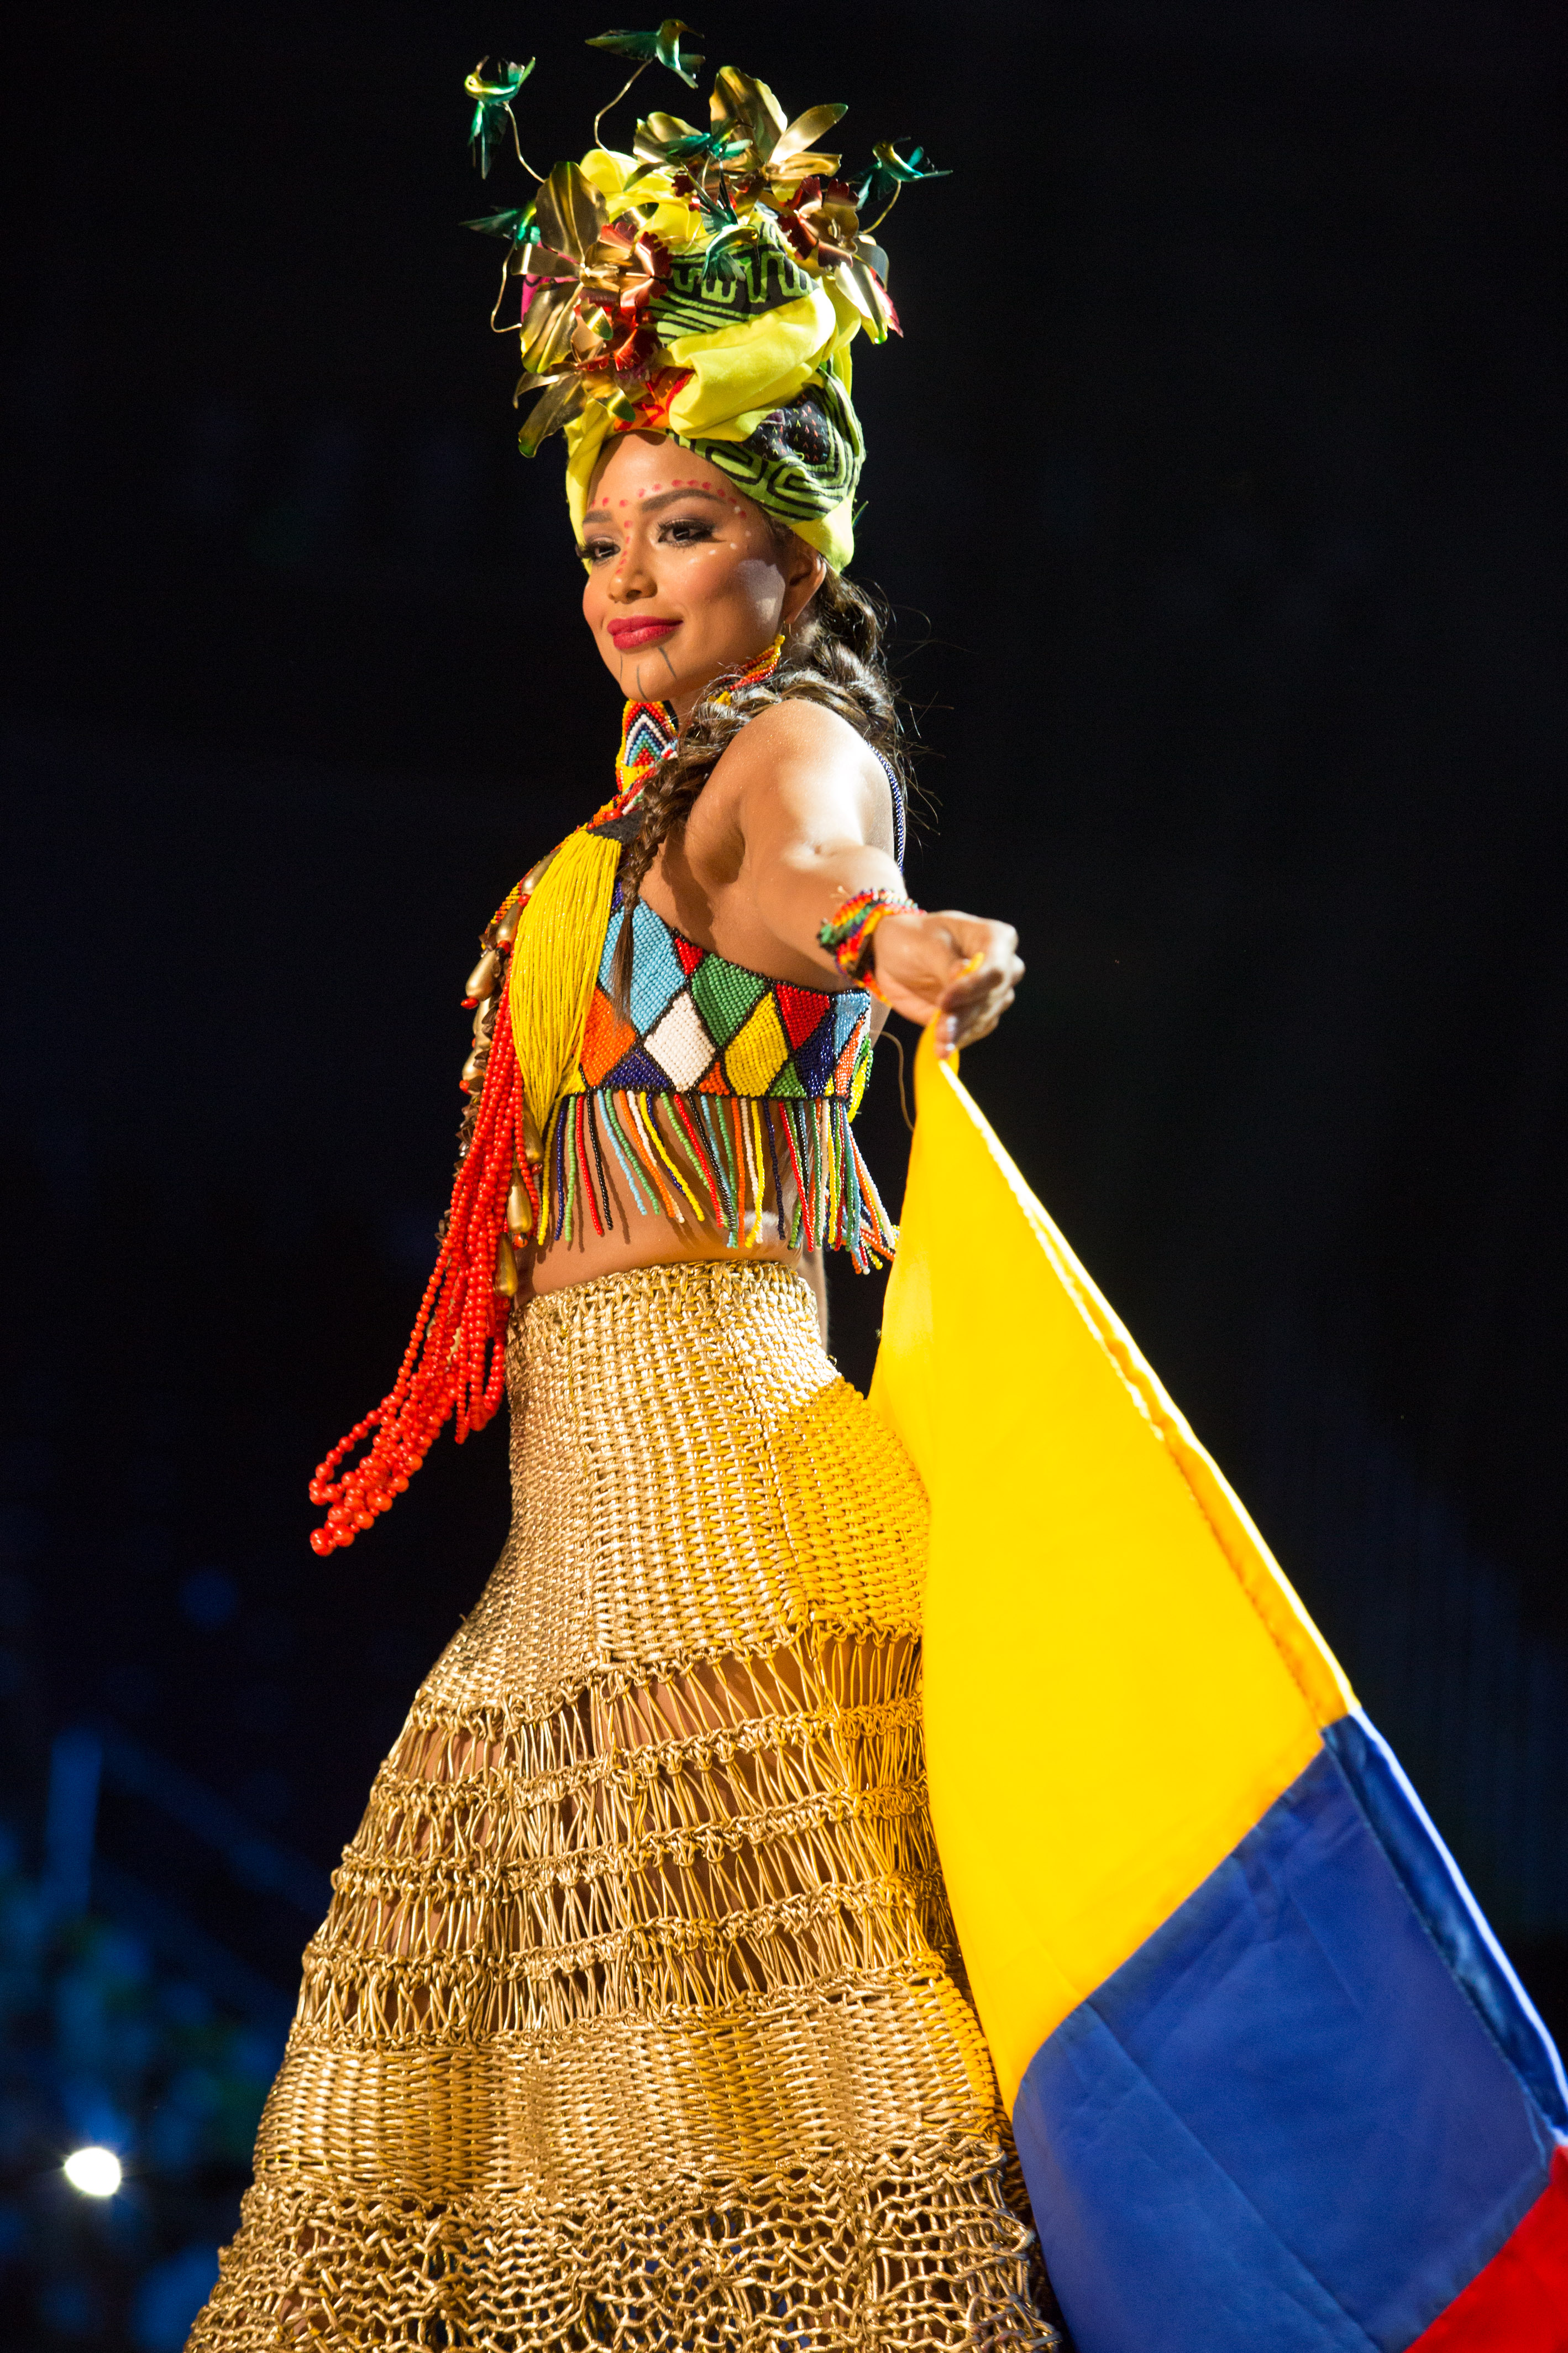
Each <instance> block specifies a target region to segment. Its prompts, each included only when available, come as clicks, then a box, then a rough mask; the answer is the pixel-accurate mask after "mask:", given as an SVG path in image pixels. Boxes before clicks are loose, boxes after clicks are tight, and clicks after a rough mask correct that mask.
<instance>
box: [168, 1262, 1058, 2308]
mask: <svg viewBox="0 0 1568 2353" xmlns="http://www.w3.org/2000/svg"><path fill="white" fill-rule="evenodd" d="M509 1375H510V1396H511V1405H512V1441H511V1444H512V1475H513V1482H514V1493H515V1499H516V1500H515V1508H514V1515H513V1523H512V1531H511V1535H510V1539H509V1541H508V1544H507V1547H506V1550H505V1552H504V1553H503V1555H502V1556H501V1559H500V1564H499V1565H498V1567H497V1568H496V1570H495V1573H494V1575H493V1576H492V1577H491V1579H490V1581H489V1586H488V1587H487V1588H486V1590H485V1593H484V1595H483V1597H482V1599H481V1600H480V1602H479V1607H478V1608H477V1609H476V1610H475V1611H474V1613H473V1615H472V1616H471V1617H470V1618H469V1619H468V1620H467V1621H466V1622H465V1624H464V1625H463V1626H462V1627H461V1628H460V1629H459V1630H458V1633H457V1635H456V1636H455V1637H454V1639H453V1641H451V1643H450V1644H449V1645H448V1647H447V1651H445V1653H444V1654H443V1656H442V1657H441V1658H440V1660H439V1661H438V1662H437V1665H436V1667H435V1668H434V1670H433V1671H432V1672H431V1674H430V1675H429V1677H428V1678H427V1679H426V1683H424V1685H423V1686H422V1688H421V1689H420V1691H419V1693H418V1695H417V1697H416V1701H415V1704H414V1706H413V1709H412V1711H411V1713H410V1715H409V1718H408V1721H407V1724H406V1725H405V1729H404V1731H403V1734H402V1736H400V1738H399V1740H398V1742H397V1745H396V1746H395V1748H394V1750H393V1752H392V1755H391V1757H389V1758H388V1760H387V1762H386V1763H385V1765H384V1767H382V1770H381V1772H380V1774H379V1775H378V1777H377V1778H376V1782H375V1786H374V1789H373V1791H372V1793H371V1799H370V1803H369V1807H368V1809H367V1811H366V1813H365V1817H364V1820H363V1823H362V1825H361V1827H360V1830H359V1831H358V1833H357V1835H356V1836H355V1838H354V1839H353V1841H352V1842H351V1844H350V1845H349V1847H348V1848H347V1849H346V1851H345V1852H344V1856H343V1860H342V1865H341V1867H340V1869H339V1870H338V1872H337V1873H336V1875H335V1878H334V1882H333V1885H334V1890H335V1893H334V1895H333V1899H332V1904H331V1910H330V1911H329V1913H328V1915H327V1918H326V1921H325V1923H324V1924H323V1926H322V1927H321V1931H320V1932H319V1934H318V1935H317V1936H315V1937H314V1938H313V1939H312V1941H311V1943H310V1947H309V1948H308V1950H307V1953H306V1956H305V1969H304V1983H303V1988H302V1990H301V1993H300V2007H299V2010H298V2013H297V2016H296V2019H295V2023H294V2027H293V2030H292V2032H291V2034H290V2037H289V2048H288V2052H287V2055H286V2057H285V2060H284V2063H283V2067H282V2070H281V2072H280V2073H279V2077H278V2080H277V2083H276V2084H275V2085H274V2087H273V2090H272V2094H271V2096H270V2099H269V2100H268V2106H267V2110H266V2114H265V2116H263V2119H262V2124H261V2130H260V2135H259V2137H258V2146H257V2157H256V2179H255V2184H254V2186H253V2188H252V2189H250V2191H249V2192H248V2193H247V2199H246V2202H245V2208H244V2214H243V2221H242V2225H241V2229H240V2232H239V2234H238V2236H237V2239H236V2241H235V2242H234V2244H233V2245H232V2246H231V2247H230V2248H229V2249H228V2251H227V2253H226V2255H225V2257H224V2260H223V2269H222V2276H221V2279H220V2282H219V2284H218V2286H217V2287H216V2289H215V2291H214V2293H213V2296H212V2300H211V2302H210V2304H209V2305H208V2306H207V2308H206V2310H205V2313H204V2314H203V2315H202V2316H201V2317H200V2319H199V2320H198V2321H197V2323H196V2327H195V2333H194V2335H193V2337H192V2339H191V2344H192V2348H193V2353H195V2349H196V2348H199V2353H216V2348H235V2353H237V2348H260V2347H264V2346H265V2347H278V2346H283V2347H288V2346H293V2345H296V2344H300V2343H310V2342H316V2343H321V2344H324V2345H330V2346H334V2347H344V2348H360V2347H371V2346H374V2347H376V2348H404V2347H407V2348H414V2347H420V2348H425V2347H436V2346H441V2347H453V2348H458V2347H462V2348H468V2347H472V2348H484V2353H503V2348H504V2353H567V2348H585V2347H589V2346H599V2345H612V2346H625V2347H634V2346H635V2347H637V2348H670V2353H674V2348H696V2347H711V2348H747V2353H753V2348H754V2353H763V2348H770V2353H771V2348H785V2347H787V2348H791V2353H839V2348H856V2353H860V2348H866V2353H872V2348H875V2353H883V2349H884V2348H886V2353H905V2348H936V2347H955V2348H956V2347H959V2346H983V2347H994V2348H1004V2347H1005V2348H1019V2353H1022V2349H1023V2348H1045V2347H1047V2346H1050V2345H1051V2344H1053V2343H1054V2342H1055V2338H1054V2337H1053V2334H1052V2331H1051V2329H1050V2328H1049V2327H1048V2326H1047V2323H1046V2322H1045V2321H1044V2320H1043V2319H1042V2318H1041V2317H1040V2316H1039V2310H1038V2306H1037V2302H1036V2299H1035V2295H1034V2293H1033V2290H1032V2282H1033V2281H1034V2279H1035V2277H1036V2274H1034V2272H1033V2271H1032V2269H1031V2263H1032V2257H1031V2253H1030V2245H1031V2242H1030V2236H1029V2233H1028V2232H1027V2230H1026V2226H1025V2223H1024V2222H1023V2221H1020V2219H1019V2211H1018V2205H1019V2201H1018V2200H1017V2198H1016V2193H1015V2197H1014V2200H1013V2201H1012V2202H1009V2197H1008V2194H1007V2190H1006V2188H1005V2177H1008V2178H1010V2179H1014V2180H1016V2170H1015V2168H1016V2160H1014V2159H1013V2158H1012V2153H1011V2150H1010V2148H1009V2147H1008V2145H1007V2142H1006V2127H1005V2122H1004V2119H1003V2117H1002V2114H1001V2111H1000V2107H999V2104H998V2100H997V2094H996V2088H995V2084H994V2077H993V2074H992V2071H991V2066H990V2062H989V2059H988V2057H987V2055H986V2052H985V2048H984V2043H983V2042H982V2039H981V2035H980V2031H979V2029H978V2026H977V2025H976V2022H975V2020H974V2017H973V2011H972V2010H971V2009H970V2007H969V2004H968V2002H967V2000H965V1998H964V1996H963V1992H962V1990H961V1988H960V1984H959V1982H958V1980H957V1978H956V1976H955V1970H956V1968H957V1960H956V1955H955V1953H954V1949H953V1945H952V1927H951V1923H950V1921H949V1918H948V1914H947V1909H946V1905H945V1900H944V1896H943V1892H942V1880H941V1876H940V1873H939V1871H938V1868H937V1862H936V1855H935V1852H934V1849H933V1846H932V1842H931V1826H930V1821H929V1819H928V1816H927V1810H926V1801H925V1788H924V1778H923V1765H922V1756H921V1719H920V1641H919V1630H920V1603H921V1582H922V1576H923V1566H924V1543H925V1520H926V1512H925V1500H924V1496H923V1494H922V1493H921V1488H920V1485H919V1482H918V1481H917V1480H916V1478H915V1475H914V1472H912V1470H911V1469H910V1465H909V1463H908V1461H907V1460H906V1459H905V1457H904V1456H903V1454H902V1452H901V1451H900V1449H899V1447H898V1445H897V1442H896V1441H895V1440H893V1439H892V1438H891V1437H890V1435H889V1433H888V1431H887V1430H885V1429H884V1427H883V1426H882V1425H881V1424H880V1423H879V1421H878V1420H877V1419H875V1418H874V1417H873V1416H872V1414H871V1413H870V1411H869V1409H868V1407H867V1406H866V1404H865V1402H864V1400H863V1399H862V1398H860V1397H859V1396H858V1395H857V1393H856V1392H855V1391H854V1390H853V1389H851V1388H849V1387H848V1386H847V1383H845V1382H843V1381H841V1380H840V1379H839V1378H838V1377H837V1375H836V1374H835V1372H834V1370H833V1368H832V1366H831V1365H830V1364H829V1363H828V1361H827V1359H826V1356H824V1355H823V1353H822V1349H821V1346H820V1345H819V1342H818V1339H817V1334H816V1317H815V1312H814V1309H813V1307H812V1304H811V1302H810V1299H809V1296H808V1294H807V1293H806V1290H805V1286H804V1284H802V1283H801V1282H799V1281H798V1280H797V1279H796V1278H795V1276H794V1275H792V1274H790V1273H789V1272H787V1271H785V1270H784V1268H782V1267H780V1266H776V1265H768V1264H762V1265H758V1264H752V1265H740V1264H736V1263H733V1262H727V1261H719V1262H713V1263H706V1264H696V1265H685V1266H681V1267H657V1268H649V1269H643V1270H638V1271H633V1272H629V1273H623V1274H615V1275H610V1276H608V1277H606V1278H605V1279H604V1280H603V1281H600V1282H590V1283H585V1284H583V1285H581V1286H579V1287H578V1288H576V1289H574V1290H570V1291H566V1292H563V1293H555V1294H553V1295H552V1296H549V1297H547V1298H544V1299H542V1300H539V1301H536V1302H534V1303H532V1304H531V1306H530V1307H529V1308H528V1309H527V1310H526V1311H525V1312H522V1313H520V1314H517V1315H516V1316H514V1318H513V1325H512V1332H511V1335H510V1361H509ZM1024 2211H1026V2210H1024Z"/></svg>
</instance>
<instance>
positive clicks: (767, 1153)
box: [540, 1089, 898, 1274]
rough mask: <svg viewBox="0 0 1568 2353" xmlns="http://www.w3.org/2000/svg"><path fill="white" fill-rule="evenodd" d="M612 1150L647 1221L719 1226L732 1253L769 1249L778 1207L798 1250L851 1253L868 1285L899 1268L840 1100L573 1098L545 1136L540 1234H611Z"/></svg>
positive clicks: (894, 1237) (607, 1094)
mask: <svg viewBox="0 0 1568 2353" xmlns="http://www.w3.org/2000/svg"><path fill="white" fill-rule="evenodd" d="M595 1105H597V1106H598V1109H597V1111H596V1112H595ZM606 1144H607V1145H608V1147H609V1152H610V1155H611V1157H612V1158H613V1160H614V1163H615V1165H616V1167H618V1169H619V1170H620V1173H621V1175H622V1176H624V1178H625V1179H626V1186H627V1187H628V1189H629V1191H630V1193H631V1197H632V1199H633V1200H634V1202H635V1203H636V1205H637V1208H638V1209H639V1210H640V1211H641V1212H642V1213H643V1214H644V1215H645V1216H654V1215H658V1214H659V1213H662V1214H663V1215H664V1216H666V1217H668V1218H670V1219H673V1220H675V1221H676V1222H677V1223H678V1224H688V1223H690V1222H692V1221H693V1220H695V1221H696V1222H697V1223H698V1224H711V1225H712V1226H713V1228H714V1229H716V1231H717V1233H718V1235H719V1237H720V1238H721V1240H723V1241H724V1242H725V1243H726V1244H727V1245H728V1247H729V1248H730V1249H731V1250H744V1249H746V1248H747V1247H748V1246H750V1245H752V1244H754V1243H756V1242H757V1241H759V1240H761V1239H762V1231H763V1215H764V1212H766V1211H768V1210H769V1209H770V1208H771V1209H772V1210H773V1212H774V1213H775V1214H777V1215H779V1216H780V1218H781V1221H782V1225H783V1234H782V1239H783V1240H784V1241H785V1242H786V1243H787V1245H788V1246H789V1247H790V1248H791V1249H792V1250H797V1249H799V1248H801V1247H802V1246H803V1245H804V1246H805V1248H806V1249H808V1250H827V1249H833V1250H847V1251H848V1253H849V1256H850V1258H851V1260H852V1261H853V1262H854V1264H855V1266H856V1268H857V1269H858V1271H859V1272H860V1273H862V1274H865V1273H867V1272H868V1271H869V1270H870V1268H871V1267H872V1266H873V1265H874V1264H875V1263H877V1262H879V1261H880V1262H882V1263H884V1264H886V1263H887V1262H888V1261H890V1260H891V1258H892V1255H893V1251H894V1249H895V1248H896V1246H897V1243H898V1229H897V1228H896V1227H895V1226H894V1225H893V1224H892V1223H891V1221H890V1220H889V1216H888V1213H887V1211H886V1209H885V1208H883V1206H882V1202H881V1198H880V1197H879V1194H878V1191H877V1187H876V1185H875V1183H874V1181H873V1179H872V1176H871V1172H870V1170H869V1169H868V1167H867V1166H866V1163H865V1160H864V1158H863V1157H862V1155H861V1152H860V1147H859V1145H858V1144H857V1142H856V1141H855V1132H854V1129H853V1127H852V1126H851V1124H850V1113H849V1105H848V1103H847V1102H846V1101H845V1100H844V1099H843V1098H842V1097H840V1096H828V1097H826V1098H817V1099H815V1100H795V1099H792V1098H789V1097H770V1098H767V1099H766V1100H758V1099H757V1098H755V1097H744V1098H743V1097H741V1096H736V1095H704V1094H664V1095H649V1094H637V1093H629V1092H621V1091H615V1092H612V1091H610V1090H608V1089H604V1090H595V1091H593V1092H584V1093H581V1094H571V1095H566V1096H564V1097H563V1099H562V1101H561V1102H560V1103H558V1104H557V1105H556V1107H555V1111H554V1113H553V1115H552V1119H551V1123H550V1126H549V1129H548V1131H547V1133H546V1137H545V1150H544V1162H543V1167H542V1172H541V1177H542V1181H541V1188H540V1189H541V1203H542V1206H541V1213H540V1227H541V1231H542V1232H548V1234H549V1236H550V1239H551V1240H552V1241H559V1240H561V1239H562V1238H563V1237H565V1238H566V1239H567V1240H570V1239H571V1238H572V1236H573V1234H574V1231H575V1230H577V1229H580V1228H581V1229H587V1228H589V1227H591V1228H592V1229H593V1231H594V1232H595V1233H596V1234H605V1233H608V1232H610V1230H611V1229H612V1228H613V1226H614V1223H615V1217H614V1208H613V1204H612V1201H611V1197H610V1187H609V1181H608V1170H607V1167H606V1162H605V1145H606ZM781 1205H782V1206H781Z"/></svg>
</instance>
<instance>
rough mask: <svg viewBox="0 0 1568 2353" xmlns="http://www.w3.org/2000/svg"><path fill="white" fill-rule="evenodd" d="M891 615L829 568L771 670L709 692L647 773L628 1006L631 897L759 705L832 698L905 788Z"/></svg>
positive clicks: (623, 873) (631, 861) (623, 959)
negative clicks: (751, 681) (889, 644)
mask: <svg viewBox="0 0 1568 2353" xmlns="http://www.w3.org/2000/svg"><path fill="white" fill-rule="evenodd" d="M888 626H889V612H888V608H887V607H886V605H885V604H884V603H883V602H882V600H881V599H880V598H879V597H878V596H872V595H870V594H868V591H867V590H866V589H864V588H861V587H858V586H857V585H856V584H855V582H853V581H852V580H846V579H844V578H843V577H842V575H839V574H837V573H834V572H829V573H828V574H827V575H826V578H825V579H824V580H823V582H822V585H821V586H820V587H819V588H818V589H817V591H816V595H815V596H813V597H812V599H811V601H810V603H809V604H808V605H807V606H806V607H805V611H804V612H803V613H802V614H801V615H800V617H798V619H797V620H795V623H794V624H793V626H792V627H791V628H790V631H789V634H788V636H787V637H786V638H785V639H784V658H783V659H782V660H781V662H780V664H779V666H778V668H777V670H774V671H773V674H772V676H771V677H769V678H767V679H765V680H763V681H761V682H760V683H758V684H757V685H754V686H731V687H730V688H729V690H728V692H727V694H726V698H725V700H724V701H723V702H716V701H714V700H713V698H712V697H711V696H709V697H708V698H706V699H705V700H704V701H703V702H700V703H699V704H698V705H697V708H696V710H695V711H694V712H692V714H691V717H690V719H689V721H688V723H687V724H686V725H685V726H684V727H683V728H682V729H681V731H680V736H679V742H678V744H677V745H676V748H675V751H674V752H673V754H671V755H670V757H669V758H668V760H667V761H666V762H665V763H664V765H663V766H662V767H661V768H660V769H658V772H657V773H656V775H655V776H653V777H651V778H650V779H649V782H648V784H647V786H646V788H645V790H644V794H643V808H642V826H641V829H640V830H639V831H638V832H637V835H636V836H635V837H634V838H633V839H632V840H630V841H628V842H627V844H626V849H624V850H623V852H622V854H621V865H620V886H621V893H622V897H623V899H624V901H625V902H626V920H625V921H623V923H622V924H621V931H620V937H619V938H618V940H617V941H616V955H615V963H614V965H613V967H612V971H611V990H612V994H613V995H614V997H615V999H616V1004H617V1005H618V1006H619V1007H620V1008H621V1010H622V1011H623V1012H625V1011H626V999H627V993H628V991H629V989H630V987H631V964H632V926H631V921H630V915H631V907H632V902H634V901H635V900H636V899H637V898H638V897H639V896H640V894H641V891H642V885H643V881H644V879H645V878H646V876H647V872H648V870H649V868H650V867H651V866H652V865H653V863H654V860H656V859H657V858H658V853H659V851H660V850H661V849H663V847H664V845H665V843H666V842H667V841H668V839H669V838H670V836H671V835H672V834H674V833H678V832H679V830H680V828H681V827H682V826H683V825H684V824H685V823H686V820H687V818H689V816H690V814H691V811H692V809H693V808H694V807H696V804H697V800H698V797H699V796H700V793H701V791H702V788H703V786H704V785H706V783H707V782H708V779H709V777H710V776H711V775H712V773H713V769H714V767H715V766H716V765H717V764H718V760H719V757H720V754H721V753H722V752H723V751H724V749H725V747H726V745H727V744H730V743H731V741H732V739H733V738H734V737H735V736H736V735H737V734H738V733H740V730H741V729H742V727H743V726H744V725H745V724H746V723H747V721H748V720H750V719H754V718H755V717H756V715H757V713H758V712H759V711H765V710H766V709H767V707H768V705H769V704H770V703H774V702H820V703H824V704H826V708H827V709H828V710H829V711H836V712H837V713H838V715H839V717H840V718H841V719H847V721H848V722H849V724H850V725H851V726H852V727H853V728H855V729H856V730H857V732H858V733H859V734H861V735H863V736H864V737H865V739H866V741H867V743H868V744H869V745H870V746H871V749H872V750H873V751H874V752H875V753H877V754H879V757H880V758H881V759H883V760H884V761H886V763H887V765H888V766H889V769H890V770H891V772H892V774H893V776H895V777H896V778H897V780H898V783H899V786H900V789H907V784H908V767H907V762H906V758H905V753H904V737H903V729H902V727H901V725H900V720H899V711H898V702H897V700H896V696H895V692H894V688H893V681H892V679H891V677H890V676H889V670H888V658H887V653H886V638H887V633H888ZM714 683H715V686H716V687H718V686H722V685H724V684H725V681H723V680H716V681H714Z"/></svg>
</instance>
